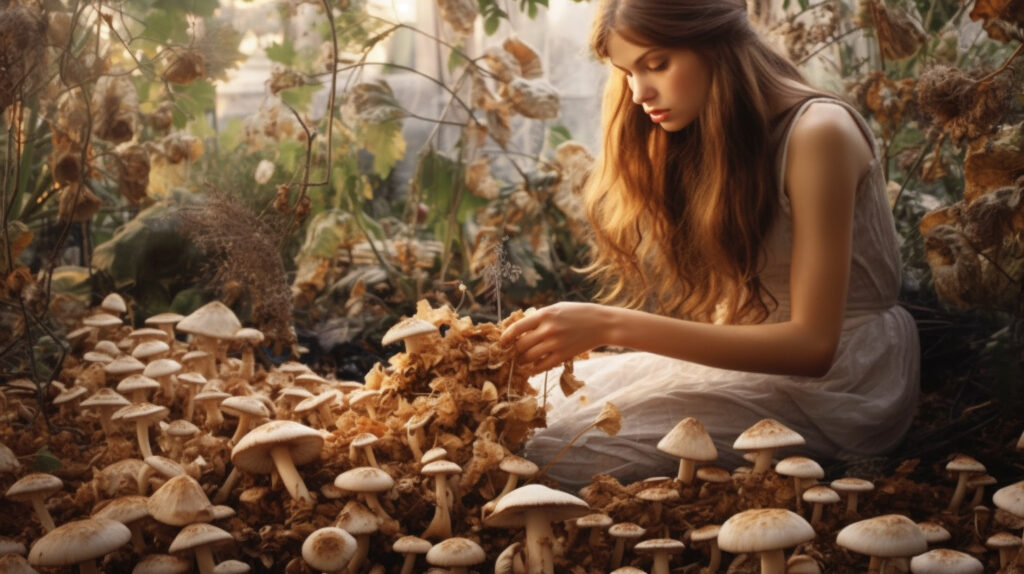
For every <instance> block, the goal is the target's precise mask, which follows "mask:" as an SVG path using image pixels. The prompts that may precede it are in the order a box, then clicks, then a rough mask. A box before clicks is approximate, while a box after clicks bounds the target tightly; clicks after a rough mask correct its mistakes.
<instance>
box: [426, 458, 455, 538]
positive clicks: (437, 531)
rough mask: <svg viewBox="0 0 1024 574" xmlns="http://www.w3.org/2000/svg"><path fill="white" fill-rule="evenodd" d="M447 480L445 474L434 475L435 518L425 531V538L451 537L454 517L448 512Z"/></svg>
mask: <svg viewBox="0 0 1024 574" xmlns="http://www.w3.org/2000/svg"><path fill="white" fill-rule="evenodd" d="M446 482H447V480H446V479H445V476H444V475H443V474H439V475H437V476H435V477H434V490H435V496H434V518H433V519H431V521H430V525H429V526H427V529H426V530H425V531H424V532H423V538H428V539H429V538H440V539H442V540H444V539H447V538H451V535H452V517H451V514H450V513H449V512H448V500H447V498H448V497H447V495H446V493H447V492H448V485H447V484H446Z"/></svg>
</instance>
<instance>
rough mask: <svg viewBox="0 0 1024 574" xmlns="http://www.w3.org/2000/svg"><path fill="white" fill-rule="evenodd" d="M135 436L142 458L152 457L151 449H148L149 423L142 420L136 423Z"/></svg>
mask: <svg viewBox="0 0 1024 574" xmlns="http://www.w3.org/2000/svg"><path fill="white" fill-rule="evenodd" d="M135 436H136V438H138V439H139V452H141V453H142V458H143V459H146V458H148V457H151V456H153V449H151V448H150V447H149V423H148V422H146V421H142V420H140V421H136V423H135Z"/></svg>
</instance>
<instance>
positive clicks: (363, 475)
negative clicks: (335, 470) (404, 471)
mask: <svg viewBox="0 0 1024 574" xmlns="http://www.w3.org/2000/svg"><path fill="white" fill-rule="evenodd" d="M394 485H395V479H393V478H391V475H390V474H388V473H387V472H385V471H383V470H381V469H379V468H375V467H372V466H361V467H357V468H353V469H351V470H346V471H345V472H343V473H341V474H339V475H338V476H337V478H335V479H334V486H337V487H338V488H340V489H342V490H347V491H349V492H371V493H378V492H387V491H388V490H391V487H393V486H394Z"/></svg>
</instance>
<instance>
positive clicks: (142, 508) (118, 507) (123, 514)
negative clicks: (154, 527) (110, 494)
mask: <svg viewBox="0 0 1024 574" xmlns="http://www.w3.org/2000/svg"><path fill="white" fill-rule="evenodd" d="M147 516H149V509H148V508H147V507H146V497H145V496H140V495H137V494H135V495H129V496H121V497H119V498H115V499H113V500H111V501H110V502H109V503H107V505H106V506H104V507H103V508H101V509H99V510H97V511H96V512H93V513H92V518H109V519H111V520H116V521H118V522H120V523H121V524H124V525H125V526H127V527H128V529H129V530H130V531H131V533H132V542H133V544H134V545H135V551H136V553H137V554H140V555H141V554H144V553H145V544H144V542H143V540H142V532H141V531H140V530H139V528H138V525H137V524H135V523H136V522H137V521H139V520H142V519H143V518H145V517H147Z"/></svg>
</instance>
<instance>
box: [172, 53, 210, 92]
mask: <svg viewBox="0 0 1024 574" xmlns="http://www.w3.org/2000/svg"><path fill="white" fill-rule="evenodd" d="M169 51H170V55H169V56H168V57H167V67H166V68H165V69H164V72H163V74H162V75H161V77H162V78H163V79H164V80H166V81H168V82H171V83H173V84H191V83H192V82H194V81H196V80H198V79H199V78H202V77H203V76H205V75H206V57H205V56H203V54H202V53H200V52H199V51H198V50H194V49H192V48H178V47H175V48H171V49H170V50H169Z"/></svg>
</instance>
